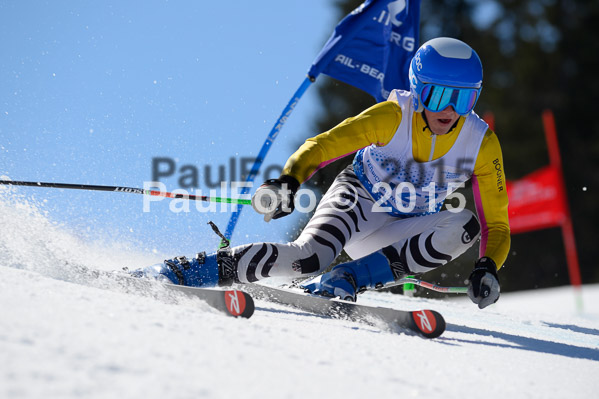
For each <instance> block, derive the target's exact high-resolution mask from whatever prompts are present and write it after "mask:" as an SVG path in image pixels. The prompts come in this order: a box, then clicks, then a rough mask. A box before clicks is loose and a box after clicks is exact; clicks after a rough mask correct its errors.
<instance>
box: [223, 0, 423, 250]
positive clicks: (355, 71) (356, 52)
mask: <svg viewBox="0 0 599 399" xmlns="http://www.w3.org/2000/svg"><path fill="white" fill-rule="evenodd" d="M419 29H420V0H366V1H365V2H364V3H363V4H362V5H360V6H359V7H358V8H356V9H355V10H354V11H352V12H351V13H350V14H349V15H347V16H346V17H345V18H344V19H343V20H342V21H341V22H340V23H339V24H338V25H337V26H336V27H335V30H334V32H333V35H332V36H331V38H330V39H329V40H328V41H327V43H326V44H325V46H324V48H323V49H322V50H321V51H320V53H319V54H318V56H317V57H316V60H315V61H314V62H313V63H312V66H311V68H310V70H309V71H308V76H307V77H306V78H305V79H304V81H303V82H302V84H301V85H300V87H299V88H298V89H297V91H296V92H295V93H294V95H293V96H292V97H291V99H290V100H289V103H288V104H287V106H286V107H285V108H284V109H283V112H282V113H281V115H280V116H279V118H278V119H277V121H276V122H275V124H274V126H273V127H272V129H271V130H270V132H269V133H268V136H266V140H265V141H264V143H263V144H262V148H261V149H260V152H259V153H258V156H257V157H256V161H255V162H254V165H253V166H252V169H251V171H250V173H249V174H248V176H247V179H246V182H248V183H252V182H253V181H254V179H255V178H256V176H257V175H258V172H259V170H260V167H261V166H262V163H263V162H264V158H265V157H266V155H267V154H268V151H269V150H270V148H271V147H272V145H273V143H274V141H275V139H276V138H277V136H278V135H279V132H280V131H281V129H282V128H283V125H284V124H285V121H286V120H287V119H288V118H289V115H290V114H291V112H292V111H293V110H294V109H295V107H296V105H297V103H298V102H299V100H300V98H301V97H302V95H303V94H304V93H305V92H306V90H307V89H308V87H310V85H311V84H312V82H314V81H315V80H316V77H317V76H318V75H319V74H320V73H324V74H327V75H329V76H331V77H333V78H335V79H338V80H341V81H343V82H345V83H348V84H350V85H352V86H355V87H357V88H359V89H362V90H364V91H366V92H367V93H369V94H371V95H372V96H373V97H374V98H375V99H376V100H377V101H383V100H386V99H387V97H388V96H389V92H390V91H391V90H393V89H408V88H409V82H408V69H409V65H410V61H411V59H412V56H413V55H414V53H415V51H416V50H417V46H418V36H419ZM249 191H250V190H249V188H248V187H244V188H243V189H242V191H241V195H247V194H248V193H249ZM242 209H243V208H242V207H241V206H237V209H236V210H235V211H234V212H233V214H232V215H231V218H230V219H229V223H228V225H227V230H226V231H225V237H226V238H227V239H230V238H231V237H232V235H233V232H234V230H235V226H236V225H237V222H238V220H239V216H240V214H241V210H242ZM221 245H225V240H223V242H222V243H221Z"/></svg>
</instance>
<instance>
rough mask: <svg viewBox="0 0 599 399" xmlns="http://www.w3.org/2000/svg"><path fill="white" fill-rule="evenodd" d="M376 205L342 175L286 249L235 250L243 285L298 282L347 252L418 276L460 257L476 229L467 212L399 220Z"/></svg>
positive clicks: (261, 246) (269, 245)
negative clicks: (377, 256)
mask: <svg viewBox="0 0 599 399" xmlns="http://www.w3.org/2000/svg"><path fill="white" fill-rule="evenodd" d="M374 203H375V201H374V200H373V199H372V197H371V196H370V194H369V193H368V192H367V191H366V189H365V188H364V187H363V186H362V184H361V183H360V181H359V180H358V178H357V177H356V175H355V173H354V171H353V169H352V167H351V166H349V167H348V168H346V169H345V170H344V171H343V172H341V173H340V174H339V175H338V176H337V178H336V179H335V181H334V182H333V184H332V185H331V187H330V188H329V190H328V191H327V193H326V194H325V195H324V197H323V198H322V200H321V201H320V203H319V205H318V208H317V209H316V212H315V213H314V216H313V217H312V218H311V219H310V221H309V222H308V224H307V225H306V227H305V228H304V230H303V231H302V233H301V235H300V236H299V237H298V238H297V239H296V240H295V241H294V242H290V243H287V244H281V243H255V244H249V245H242V246H238V247H234V248H233V257H234V259H235V261H236V263H237V273H238V278H239V280H240V281H241V282H254V281H257V280H260V279H263V278H266V277H291V278H294V277H300V276H304V277H305V276H308V275H314V274H318V273H320V272H322V271H323V270H325V269H326V268H327V267H328V266H329V265H330V264H331V263H332V262H333V261H334V260H335V258H336V257H337V256H338V255H339V254H340V253H341V250H343V249H345V252H346V253H347V254H348V255H349V256H350V257H352V258H353V259H358V258H361V257H363V256H366V255H368V254H371V253H373V252H375V251H378V250H382V253H383V254H385V256H387V258H388V259H389V260H390V262H389V263H390V264H393V263H395V265H394V266H395V267H396V268H397V266H399V269H400V270H397V269H396V268H395V269H394V270H393V272H394V274H395V276H396V277H397V278H399V277H401V275H402V274H420V273H424V272H427V271H430V270H432V269H434V268H436V267H438V266H441V265H444V264H446V263H447V262H449V261H450V260H452V259H454V258H456V257H458V256H459V255H461V254H462V253H464V252H465V251H466V250H467V249H468V248H469V247H470V246H471V245H472V244H473V243H474V242H475V241H476V239H477V238H478V236H479V233H480V226H479V223H478V220H477V219H476V217H475V216H474V214H473V213H472V212H470V211H468V210H465V209H464V210H462V211H460V212H458V213H453V212H450V211H443V212H439V213H435V214H432V215H426V216H421V217H411V218H403V219H402V218H397V217H395V216H391V215H389V214H388V213H386V212H377V211H376V210H375V209H373V205H374Z"/></svg>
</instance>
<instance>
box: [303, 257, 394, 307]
mask: <svg viewBox="0 0 599 399" xmlns="http://www.w3.org/2000/svg"><path fill="white" fill-rule="evenodd" d="M394 280H395V278H394V276H393V272H392V271H391V267H390V266H389V261H388V259H387V257H386V256H385V255H383V254H382V253H381V251H378V252H374V253H372V254H370V255H368V256H365V257H363V258H360V259H357V260H354V261H351V262H347V263H342V264H340V265H337V266H335V267H334V268H333V270H331V271H330V272H328V273H324V274H322V275H320V276H317V277H315V278H313V279H310V280H308V281H306V282H304V283H302V284H300V287H301V288H303V289H304V290H305V291H306V292H309V293H311V294H316V295H322V296H326V297H330V298H341V299H344V300H346V301H352V302H355V301H356V297H357V295H358V294H359V293H362V292H364V291H366V290H368V289H374V288H376V289H378V288H383V286H384V285H385V284H386V283H389V282H391V281H394Z"/></svg>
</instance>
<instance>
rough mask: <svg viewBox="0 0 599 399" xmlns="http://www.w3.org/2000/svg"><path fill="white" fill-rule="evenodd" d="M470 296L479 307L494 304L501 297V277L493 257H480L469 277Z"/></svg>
mask: <svg viewBox="0 0 599 399" xmlns="http://www.w3.org/2000/svg"><path fill="white" fill-rule="evenodd" d="M468 280H470V284H468V296H469V297H470V299H471V300H472V302H474V303H476V304H477V305H478V307H479V309H484V308H486V307H487V306H489V305H492V304H494V303H495V302H497V300H498V299H499V291H500V289H499V278H498V277H497V267H496V266H495V262H494V261H493V259H491V258H488V257H486V256H485V257H482V258H480V259H479V260H478V261H477V262H476V264H475V265H474V270H473V271H472V273H471V274H470V277H468Z"/></svg>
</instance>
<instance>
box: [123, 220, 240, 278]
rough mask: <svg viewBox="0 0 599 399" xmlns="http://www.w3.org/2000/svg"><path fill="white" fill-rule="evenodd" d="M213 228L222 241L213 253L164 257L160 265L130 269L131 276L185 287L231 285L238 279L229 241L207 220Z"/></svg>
mask: <svg viewBox="0 0 599 399" xmlns="http://www.w3.org/2000/svg"><path fill="white" fill-rule="evenodd" d="M209 224H210V225H211V226H212V228H213V229H214V231H215V232H216V233H217V234H218V235H219V236H220V237H221V238H222V239H223V243H224V244H225V245H224V247H223V248H221V249H219V250H218V251H216V252H215V253H213V254H210V255H206V252H200V253H198V254H197V255H196V256H195V257H194V258H193V259H187V258H186V257H185V256H177V257H176V258H173V259H167V260H165V261H164V262H163V263H162V264H157V265H153V266H149V267H146V268H145V269H141V270H135V271H133V272H131V275H132V276H133V277H151V278H155V279H157V280H160V281H163V282H165V283H171V284H177V285H185V286H188V287H216V286H230V285H232V284H233V282H236V281H238V280H237V267H236V265H235V260H234V258H233V254H232V251H231V248H230V246H229V240H227V239H226V238H225V237H224V236H223V235H222V234H221V233H220V231H218V228H217V227H216V225H214V223H212V222H209Z"/></svg>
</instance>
